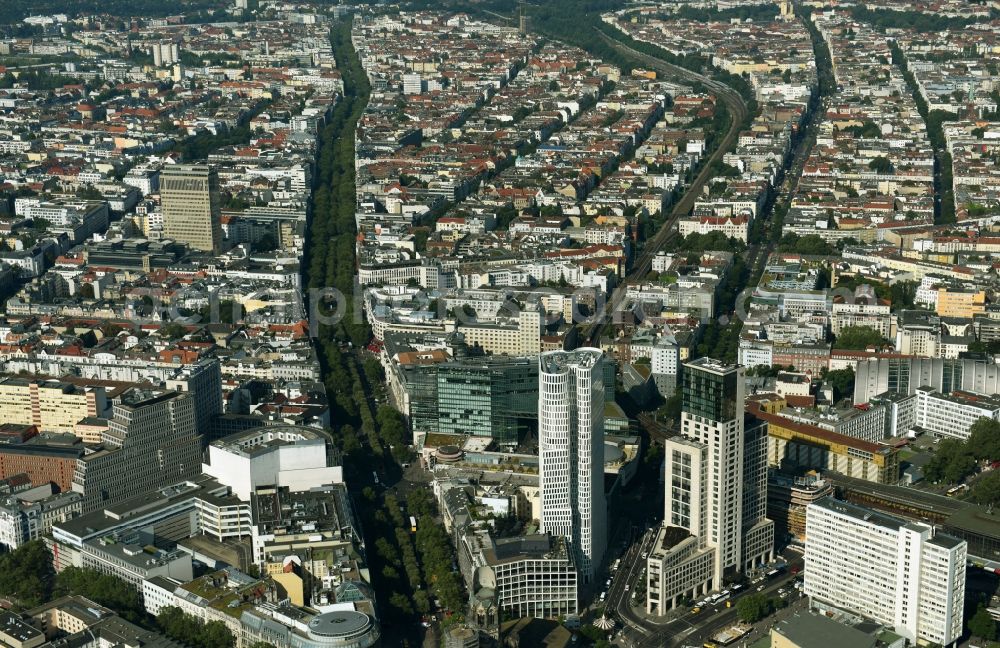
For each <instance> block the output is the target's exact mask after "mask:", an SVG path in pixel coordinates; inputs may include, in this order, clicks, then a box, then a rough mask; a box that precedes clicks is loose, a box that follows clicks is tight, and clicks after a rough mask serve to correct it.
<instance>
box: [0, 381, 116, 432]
mask: <svg viewBox="0 0 1000 648" xmlns="http://www.w3.org/2000/svg"><path fill="white" fill-rule="evenodd" d="M106 409H107V397H106V395H105V392H104V387H100V386H98V387H79V386H77V385H73V384H71V383H65V382H60V381H58V380H44V381H43V380H26V379H24V378H17V377H11V378H6V379H4V380H0V421H3V422H4V423H20V424H22V425H35V426H37V427H38V429H39V430H41V431H43V432H65V433H67V434H75V433H76V425H77V423H79V422H80V421H82V420H83V419H85V418H87V417H99V416H101V415H102V414H104V411H105V410H106Z"/></svg>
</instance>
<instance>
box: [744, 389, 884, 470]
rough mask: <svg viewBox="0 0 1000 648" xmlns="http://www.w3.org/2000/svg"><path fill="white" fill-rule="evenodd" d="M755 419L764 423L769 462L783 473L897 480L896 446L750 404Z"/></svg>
mask: <svg viewBox="0 0 1000 648" xmlns="http://www.w3.org/2000/svg"><path fill="white" fill-rule="evenodd" d="M749 411H750V412H751V413H752V414H753V416H754V418H756V419H758V420H760V421H763V422H765V423H767V426H768V427H767V436H768V445H767V462H768V465H770V466H773V467H775V468H780V469H781V470H784V471H786V472H793V473H794V472H799V471H801V470H820V471H823V472H826V471H833V472H837V473H840V474H842V475H847V476H848V477H854V478H856V479H864V480H865V481H870V482H877V483H879V484H895V483H896V482H897V481H899V448H896V447H893V446H890V445H886V444H883V443H873V442H871V441H865V440H864V439H858V438H855V437H851V436H847V435H844V434H839V433H837V432H833V431H831V430H828V429H826V428H823V427H820V426H819V425H814V424H811V423H804V422H801V421H796V420H794V419H791V418H788V417H786V416H784V412H780V413H772V412H768V411H765V410H764V409H761V408H760V407H759V405H758V404H756V403H752V404H751V406H750V409H749Z"/></svg>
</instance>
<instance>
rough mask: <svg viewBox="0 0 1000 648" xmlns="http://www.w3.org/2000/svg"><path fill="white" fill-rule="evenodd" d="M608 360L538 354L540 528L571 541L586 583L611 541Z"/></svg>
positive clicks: (587, 353)
mask: <svg viewBox="0 0 1000 648" xmlns="http://www.w3.org/2000/svg"><path fill="white" fill-rule="evenodd" d="M604 364H605V359H604V356H603V354H602V352H601V351H600V349H591V348H583V349H577V350H576V351H551V352H549V353H543V354H541V355H540V356H539V371H538V381H539V387H538V454H539V457H538V465H539V469H538V472H539V487H540V491H541V492H540V497H541V502H542V506H541V517H542V519H541V523H542V531H543V532H544V533H549V534H552V535H558V536H565V537H566V538H567V539H568V540H569V541H570V544H571V545H572V547H573V551H574V553H575V554H576V557H577V565H578V569H579V571H580V576H581V578H582V580H583V581H584V582H590V581H591V580H593V577H594V572H595V571H596V569H597V567H598V566H599V565H600V564H601V560H602V558H603V557H604V549H605V545H606V544H607V522H606V518H607V508H606V504H605V501H604V398H605V396H604V389H605V386H604V376H605V369H604Z"/></svg>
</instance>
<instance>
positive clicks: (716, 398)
mask: <svg viewBox="0 0 1000 648" xmlns="http://www.w3.org/2000/svg"><path fill="white" fill-rule="evenodd" d="M683 377H684V383H683V384H684V391H683V401H682V403H683V408H684V411H685V412H688V413H690V414H693V415H695V416H701V417H704V418H706V419H709V420H711V421H716V422H719V423H722V422H725V421H731V420H733V419H735V418H736V414H737V412H739V411H742V409H743V404H742V403H739V404H737V402H736V400H737V394H738V393H739V392H738V389H737V381H738V380H739V379H740V377H739V372H737V371H735V370H733V371H727V372H721V373H720V372H715V371H712V370H709V369H706V368H702V367H699V366H698V361H695V362H694V363H691V364H688V365H685V366H684V373H683Z"/></svg>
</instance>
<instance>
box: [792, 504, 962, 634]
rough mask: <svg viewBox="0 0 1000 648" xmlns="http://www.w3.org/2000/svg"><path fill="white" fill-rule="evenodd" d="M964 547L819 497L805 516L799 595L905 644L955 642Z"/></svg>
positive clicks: (909, 525)
mask: <svg viewBox="0 0 1000 648" xmlns="http://www.w3.org/2000/svg"><path fill="white" fill-rule="evenodd" d="M965 566H966V542H965V541H964V540H958V539H957V538H953V537H951V536H948V535H945V534H943V533H938V532H937V531H936V530H935V529H934V527H931V526H927V525H925V524H919V523H912V522H906V521H905V520H901V519H899V518H896V517H892V516H890V515H885V514H883V513H877V512H875V511H872V510H869V509H866V508H863V507H861V506H856V505H854V504H848V503H846V502H839V501H837V500H835V499H833V498H830V497H826V498H823V499H821V500H817V501H815V502H813V503H812V504H810V505H809V506H808V507H807V508H806V555H805V575H804V583H803V591H804V592H805V593H806V594H807V595H809V597H810V598H811V600H812V603H813V605H816V606H818V607H823V606H824V605H829V606H832V607H836V608H844V609H848V610H852V611H854V612H857V613H859V614H862V615H864V616H867V617H870V618H872V619H875V620H876V621H879V622H881V623H884V624H886V625H889V626H892V627H893V629H894V630H895V632H896V633H897V634H899V635H901V636H903V637H906V638H907V639H909V640H910V641H911V642H917V641H920V642H921V643H934V644H938V645H941V646H947V645H949V644H951V643H953V642H956V641H958V639H959V638H960V637H961V636H962V609H963V607H964V605H965Z"/></svg>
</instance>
